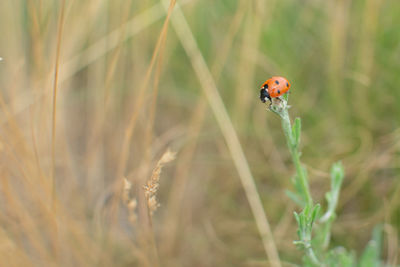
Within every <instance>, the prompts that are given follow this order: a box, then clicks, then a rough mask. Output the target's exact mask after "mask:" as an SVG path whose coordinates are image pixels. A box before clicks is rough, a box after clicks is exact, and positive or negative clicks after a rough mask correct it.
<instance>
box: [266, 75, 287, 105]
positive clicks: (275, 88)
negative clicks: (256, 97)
mask: <svg viewBox="0 0 400 267" xmlns="http://www.w3.org/2000/svg"><path fill="white" fill-rule="evenodd" d="M289 89H290V83H289V82H288V80H287V79H286V78H283V77H280V76H274V77H271V78H269V79H268V80H266V81H265V82H264V83H263V85H262V86H261V90H260V99H261V101H262V102H263V103H265V102H266V101H267V99H269V101H271V102H272V99H271V98H275V97H279V96H281V95H283V94H284V93H286V92H288V91H289Z"/></svg>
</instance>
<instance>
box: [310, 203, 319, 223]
mask: <svg viewBox="0 0 400 267" xmlns="http://www.w3.org/2000/svg"><path fill="white" fill-rule="evenodd" d="M320 210H321V205H320V204H317V205H315V206H314V208H313V211H312V214H311V224H313V223H314V222H315V220H316V218H317V217H318V214H319V211H320Z"/></svg>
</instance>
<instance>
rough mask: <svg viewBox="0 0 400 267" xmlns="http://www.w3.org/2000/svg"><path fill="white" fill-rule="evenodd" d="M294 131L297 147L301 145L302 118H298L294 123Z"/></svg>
mask: <svg viewBox="0 0 400 267" xmlns="http://www.w3.org/2000/svg"><path fill="white" fill-rule="evenodd" d="M292 133H293V141H294V144H293V145H295V146H296V147H297V146H299V144H300V135H301V119H300V118H296V119H295V120H294V123H293V127H292Z"/></svg>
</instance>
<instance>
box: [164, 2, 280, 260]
mask: <svg viewBox="0 0 400 267" xmlns="http://www.w3.org/2000/svg"><path fill="white" fill-rule="evenodd" d="M164 4H165V7H168V4H167V2H165V1H164ZM171 20H172V24H173V27H174V29H175V30H176V33H177V35H178V38H179V40H180V42H181V43H182V45H183V47H184V49H185V51H186V53H187V54H188V56H189V58H190V60H191V63H192V66H193V68H194V70H195V72H196V74H197V76H198V78H199V80H200V83H201V86H202V88H203V90H204V93H205V95H206V97H207V100H208V102H209V104H210V106H211V109H212V111H213V113H214V116H215V118H216V120H217V122H218V125H219V127H220V128H221V131H222V134H223V136H224V138H225V140H226V143H227V146H228V148H229V151H230V153H231V157H232V159H233V161H234V164H235V166H236V169H237V171H238V173H239V177H240V179H241V182H242V185H243V188H244V190H245V193H246V197H247V199H248V201H249V204H250V207H251V210H252V212H253V215H254V218H255V221H256V224H257V227H258V231H259V233H260V235H261V238H262V241H263V245H264V249H265V252H266V253H267V255H268V258H269V260H270V262H271V266H274V267H277V266H281V263H280V260H279V255H278V252H277V249H276V246H275V243H274V241H273V236H272V233H271V229H270V226H269V223H268V219H267V216H266V214H265V212H264V208H263V206H262V203H261V199H260V196H259V194H258V192H257V188H256V184H255V182H254V178H253V176H252V174H251V172H250V168H249V165H248V163H247V159H246V157H245V156H244V153H243V150H242V147H241V145H240V142H239V138H238V136H237V134H236V131H235V129H234V127H233V125H232V122H231V120H230V118H229V116H228V113H227V111H226V108H225V106H224V103H223V101H222V99H221V96H220V95H219V93H218V89H217V87H216V84H215V82H214V79H213V77H212V76H211V73H210V71H209V69H208V67H207V64H206V62H205V60H204V58H203V56H202V54H201V52H200V50H199V48H198V46H197V43H196V41H195V39H194V36H193V34H192V32H191V30H190V27H189V25H188V23H187V21H186V19H185V17H184V15H183V13H182V11H181V10H180V8H179V5H178V4H177V5H176V8H175V13H174V16H172V18H171Z"/></svg>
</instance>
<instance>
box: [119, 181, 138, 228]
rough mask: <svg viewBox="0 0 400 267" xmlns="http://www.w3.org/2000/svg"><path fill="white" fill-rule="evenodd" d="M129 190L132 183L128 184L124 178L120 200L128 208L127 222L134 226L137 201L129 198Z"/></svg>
mask: <svg viewBox="0 0 400 267" xmlns="http://www.w3.org/2000/svg"><path fill="white" fill-rule="evenodd" d="M131 189H132V183H131V182H129V181H128V180H127V179H126V178H124V188H123V191H122V200H123V201H124V204H125V205H126V207H127V208H128V212H129V221H130V222H131V223H132V224H134V223H136V221H137V216H136V207H137V201H136V199H135V198H132V197H131V196H130V191H131Z"/></svg>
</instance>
